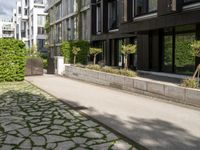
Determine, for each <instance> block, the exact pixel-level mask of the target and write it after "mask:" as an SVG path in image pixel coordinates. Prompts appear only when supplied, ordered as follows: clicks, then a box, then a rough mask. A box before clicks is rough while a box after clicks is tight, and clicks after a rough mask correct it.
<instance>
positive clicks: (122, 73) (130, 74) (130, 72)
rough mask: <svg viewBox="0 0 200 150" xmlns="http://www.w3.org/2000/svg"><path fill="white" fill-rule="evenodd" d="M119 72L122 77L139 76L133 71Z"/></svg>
mask: <svg viewBox="0 0 200 150" xmlns="http://www.w3.org/2000/svg"><path fill="white" fill-rule="evenodd" d="M119 72H120V75H123V76H128V77H135V76H137V75H136V73H135V72H133V71H131V70H127V69H121V70H120V71H119Z"/></svg>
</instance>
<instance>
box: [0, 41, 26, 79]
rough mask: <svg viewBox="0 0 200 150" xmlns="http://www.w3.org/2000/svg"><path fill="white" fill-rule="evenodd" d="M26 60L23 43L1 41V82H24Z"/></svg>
mask: <svg viewBox="0 0 200 150" xmlns="http://www.w3.org/2000/svg"><path fill="white" fill-rule="evenodd" d="M25 58H26V50H25V44H24V43H23V42H22V41H19V40H15V39H0V82H4V81H22V80H24V74H25V73H24V66H25Z"/></svg>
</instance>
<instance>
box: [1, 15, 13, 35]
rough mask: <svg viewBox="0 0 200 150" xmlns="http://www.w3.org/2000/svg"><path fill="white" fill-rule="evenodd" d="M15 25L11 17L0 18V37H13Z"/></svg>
mask: <svg viewBox="0 0 200 150" xmlns="http://www.w3.org/2000/svg"><path fill="white" fill-rule="evenodd" d="M14 32H15V26H14V23H13V20H12V19H11V18H0V38H14Z"/></svg>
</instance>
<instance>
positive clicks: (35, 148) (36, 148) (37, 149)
mask: <svg viewBox="0 0 200 150" xmlns="http://www.w3.org/2000/svg"><path fill="white" fill-rule="evenodd" d="M32 150H45V149H44V148H42V147H34V148H33V149H32Z"/></svg>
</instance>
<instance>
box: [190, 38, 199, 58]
mask: <svg viewBox="0 0 200 150" xmlns="http://www.w3.org/2000/svg"><path fill="white" fill-rule="evenodd" d="M191 47H192V50H193V52H194V55H195V56H196V57H200V41H194V42H192V44H191Z"/></svg>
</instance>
